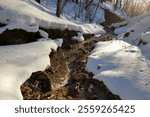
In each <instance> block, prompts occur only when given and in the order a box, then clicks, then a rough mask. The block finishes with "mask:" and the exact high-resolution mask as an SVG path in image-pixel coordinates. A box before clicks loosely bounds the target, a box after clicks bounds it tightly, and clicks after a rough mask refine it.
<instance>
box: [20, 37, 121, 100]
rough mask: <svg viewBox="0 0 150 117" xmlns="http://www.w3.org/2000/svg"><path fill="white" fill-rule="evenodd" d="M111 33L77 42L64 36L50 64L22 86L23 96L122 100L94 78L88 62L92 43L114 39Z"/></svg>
mask: <svg viewBox="0 0 150 117" xmlns="http://www.w3.org/2000/svg"><path fill="white" fill-rule="evenodd" d="M111 39H112V36H111V35H110V34H105V35H102V36H101V37H98V38H96V37H95V38H94V37H93V38H90V39H88V40H86V41H84V42H82V43H76V42H75V41H72V40H70V39H69V38H65V39H64V44H63V47H62V48H59V49H58V51H57V52H55V53H52V54H51V55H50V58H51V66H49V67H47V68H46V70H45V71H39V72H35V73H33V74H32V75H31V77H30V78H29V79H28V80H27V81H26V82H25V83H24V84H22V86H21V92H22V95H23V98H24V99H48V100H52V99H55V100H60V99H61V100H65V99H92V100H93V99H98V100H100V99H103V100H106V99H108V100H110V99H113V100H115V99H120V98H119V96H117V95H115V94H112V93H111V92H110V91H109V89H108V88H107V87H106V86H105V85H104V83H103V82H101V81H98V80H96V79H93V78H92V77H93V75H92V74H91V73H87V72H86V71H85V65H86V61H87V57H88V55H89V54H90V53H89V52H90V51H91V50H92V49H93V47H94V46H93V44H95V43H96V42H98V41H108V40H111Z"/></svg>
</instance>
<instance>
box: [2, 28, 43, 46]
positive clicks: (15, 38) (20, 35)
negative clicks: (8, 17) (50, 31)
mask: <svg viewBox="0 0 150 117" xmlns="http://www.w3.org/2000/svg"><path fill="white" fill-rule="evenodd" d="M39 38H41V36H40V33H39V32H36V33H35V32H27V31H24V30H21V29H13V30H6V31H4V32H3V33H2V34H0V45H13V44H24V43H29V42H34V41H37V39H39Z"/></svg>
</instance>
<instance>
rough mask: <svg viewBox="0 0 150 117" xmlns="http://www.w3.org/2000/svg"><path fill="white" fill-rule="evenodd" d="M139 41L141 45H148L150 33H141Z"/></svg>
mask: <svg viewBox="0 0 150 117" xmlns="http://www.w3.org/2000/svg"><path fill="white" fill-rule="evenodd" d="M140 41H142V42H143V43H148V42H150V32H145V33H142V34H141V38H140Z"/></svg>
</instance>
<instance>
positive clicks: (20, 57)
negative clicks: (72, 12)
mask: <svg viewBox="0 0 150 117" xmlns="http://www.w3.org/2000/svg"><path fill="white" fill-rule="evenodd" d="M57 43H60V44H61V43H62V40H56V41H52V40H49V41H42V42H34V43H28V44H22V45H11V46H0V66H1V67H0V81H1V82H0V94H1V95H0V99H22V95H21V91H20V86H21V85H22V84H23V83H24V82H25V81H26V80H27V79H28V78H29V77H30V75H31V74H32V72H36V71H39V70H42V71H43V70H44V69H45V68H46V67H47V66H48V65H50V59H49V54H50V52H51V49H53V50H55V51H56V50H57V47H58V45H57ZM60 44H59V46H60Z"/></svg>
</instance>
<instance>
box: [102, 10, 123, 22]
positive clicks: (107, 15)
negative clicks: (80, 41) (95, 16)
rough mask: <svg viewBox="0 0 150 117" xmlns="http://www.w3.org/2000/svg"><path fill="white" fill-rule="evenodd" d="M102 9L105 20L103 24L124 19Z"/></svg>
mask: <svg viewBox="0 0 150 117" xmlns="http://www.w3.org/2000/svg"><path fill="white" fill-rule="evenodd" d="M104 11H105V20H106V21H105V25H111V24H112V23H117V22H121V21H123V20H124V19H122V18H120V17H119V16H117V15H116V14H114V13H112V12H110V11H109V10H107V9H104Z"/></svg>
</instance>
